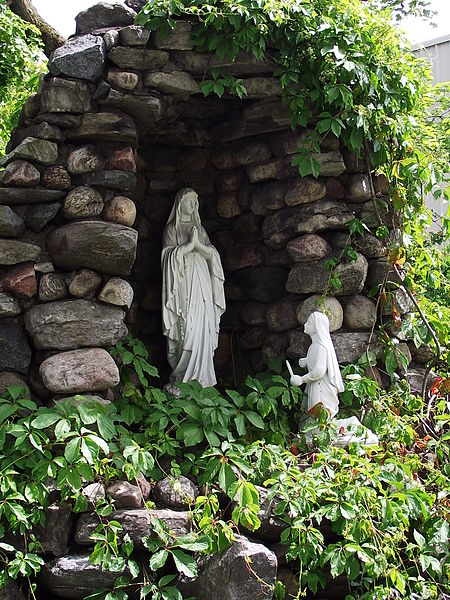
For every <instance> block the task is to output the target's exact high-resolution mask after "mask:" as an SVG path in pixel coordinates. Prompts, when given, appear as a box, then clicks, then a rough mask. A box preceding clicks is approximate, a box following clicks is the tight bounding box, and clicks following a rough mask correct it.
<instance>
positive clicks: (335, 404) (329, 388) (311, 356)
mask: <svg viewBox="0 0 450 600" xmlns="http://www.w3.org/2000/svg"><path fill="white" fill-rule="evenodd" d="M305 333H306V334H308V335H309V337H310V338H311V340H312V343H311V345H310V347H309V348H308V352H307V354H306V357H305V358H300V359H299V361H298V364H299V366H300V367H306V368H307V370H308V372H307V373H306V375H302V376H301V375H294V373H293V371H292V368H291V365H290V364H289V362H288V361H286V364H287V366H288V369H289V372H290V374H291V380H290V381H291V384H292V385H297V386H300V385H302V384H304V383H306V388H305V393H306V398H305V402H304V409H305V411H306V412H307V413H308V414H309V415H313V414H314V412H315V411H316V409H317V408H318V407H319V406H320V407H321V408H323V409H325V410H327V411H328V413H329V415H330V418H331V419H333V422H334V423H335V425H336V426H337V431H338V437H337V440H336V441H335V444H336V445H339V446H346V445H347V444H348V443H349V442H351V441H358V442H364V443H365V444H367V445H370V444H377V443H378V438H377V436H376V435H375V434H374V433H372V432H371V431H370V430H368V429H366V428H365V427H363V426H362V425H361V423H360V422H359V421H358V419H357V418H356V417H350V418H348V419H334V417H335V416H336V415H337V413H338V411H339V399H338V394H339V393H340V392H343V391H344V382H343V381H342V376H341V372H340V370H339V363H338V360H337V356H336V351H335V349H334V346H333V342H332V340H331V336H330V323H329V321H328V317H327V316H326V315H324V314H323V313H321V312H312V313H311V314H310V315H309V317H308V320H307V321H306V323H305ZM360 428H362V432H363V433H362V434H359V435H358V434H357V430H358V432H360ZM314 433H315V432H314V431H312V432H311V431H310V432H308V433H307V435H306V441H307V443H308V444H310V443H311V442H312V435H313V434H314Z"/></svg>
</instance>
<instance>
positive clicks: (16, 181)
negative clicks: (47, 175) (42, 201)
mask: <svg viewBox="0 0 450 600" xmlns="http://www.w3.org/2000/svg"><path fill="white" fill-rule="evenodd" d="M40 179H41V174H40V173H39V171H38V170H37V169H36V167H34V166H33V165H32V164H31V163H29V162H27V161H26V160H14V161H13V162H10V163H9V165H8V166H7V167H6V168H5V170H4V171H3V172H2V173H1V174H0V182H1V183H2V184H3V185H18V186H21V187H29V186H33V185H38V184H39V181H40Z"/></svg>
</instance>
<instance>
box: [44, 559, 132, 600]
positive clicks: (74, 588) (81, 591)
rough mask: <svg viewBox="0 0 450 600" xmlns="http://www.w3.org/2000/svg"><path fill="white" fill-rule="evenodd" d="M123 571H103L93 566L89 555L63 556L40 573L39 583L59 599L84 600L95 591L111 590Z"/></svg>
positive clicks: (46, 565) (99, 567) (99, 566)
mask: <svg viewBox="0 0 450 600" xmlns="http://www.w3.org/2000/svg"><path fill="white" fill-rule="evenodd" d="M124 572H125V569H123V570H122V571H117V572H111V571H103V570H102V568H101V565H91V563H90V562H89V553H88V554H77V555H68V556H62V557H61V558H56V559H54V560H52V561H50V562H48V563H46V564H45V565H44V566H43V567H42V569H41V571H40V573H39V583H40V585H42V587H43V588H44V589H46V590H47V591H48V592H50V593H51V594H54V595H55V596H57V597H59V598H73V599H74V600H82V599H83V598H85V597H86V596H87V595H89V594H91V593H92V592H93V591H94V590H95V589H98V588H107V589H111V588H112V587H113V585H114V581H115V580H116V579H117V578H118V577H120V575H123V574H124Z"/></svg>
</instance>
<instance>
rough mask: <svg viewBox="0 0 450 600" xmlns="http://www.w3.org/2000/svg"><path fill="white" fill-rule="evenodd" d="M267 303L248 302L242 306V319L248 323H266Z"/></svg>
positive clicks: (252, 324)
mask: <svg viewBox="0 0 450 600" xmlns="http://www.w3.org/2000/svg"><path fill="white" fill-rule="evenodd" d="M266 312H267V304H260V303H259V302H247V303H246V304H244V306H243V308H242V314H241V316H242V320H243V321H244V323H245V324H246V325H250V326H251V327H253V326H258V325H265V324H266Z"/></svg>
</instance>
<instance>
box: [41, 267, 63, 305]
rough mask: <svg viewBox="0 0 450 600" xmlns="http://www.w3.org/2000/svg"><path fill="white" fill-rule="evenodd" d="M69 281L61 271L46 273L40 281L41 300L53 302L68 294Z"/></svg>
mask: <svg viewBox="0 0 450 600" xmlns="http://www.w3.org/2000/svg"><path fill="white" fill-rule="evenodd" d="M67 292H68V289H67V283H66V280H65V279H64V275H61V273H44V275H42V277H41V279H40V281H39V300H40V301H41V302H53V301H54V300H61V298H65V297H66V296H67Z"/></svg>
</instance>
